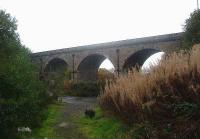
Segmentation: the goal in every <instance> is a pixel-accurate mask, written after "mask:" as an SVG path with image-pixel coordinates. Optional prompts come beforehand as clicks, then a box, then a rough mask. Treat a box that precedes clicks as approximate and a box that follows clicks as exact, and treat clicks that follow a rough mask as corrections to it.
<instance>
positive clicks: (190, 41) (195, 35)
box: [183, 10, 200, 48]
mask: <svg viewBox="0 0 200 139" xmlns="http://www.w3.org/2000/svg"><path fill="white" fill-rule="evenodd" d="M198 43H200V10H195V11H194V12H193V13H191V14H190V17H189V18H188V19H187V20H186V22H185V26H184V45H183V46H184V48H191V47H192V46H193V45H194V44H198Z"/></svg>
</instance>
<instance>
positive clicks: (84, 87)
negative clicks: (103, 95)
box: [65, 82, 100, 97]
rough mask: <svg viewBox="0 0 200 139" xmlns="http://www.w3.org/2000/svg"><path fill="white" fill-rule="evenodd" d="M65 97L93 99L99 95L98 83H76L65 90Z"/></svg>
mask: <svg viewBox="0 0 200 139" xmlns="http://www.w3.org/2000/svg"><path fill="white" fill-rule="evenodd" d="M65 94H66V95H71V96H79V97H93V96H98V95H99V94H100V83H98V82H77V83H72V85H71V87H70V88H68V89H66V90H65Z"/></svg>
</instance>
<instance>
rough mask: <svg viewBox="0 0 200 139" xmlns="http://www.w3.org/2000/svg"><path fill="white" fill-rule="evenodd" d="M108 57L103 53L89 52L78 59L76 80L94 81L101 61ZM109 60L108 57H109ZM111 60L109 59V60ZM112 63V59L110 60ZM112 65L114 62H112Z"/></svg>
mask: <svg viewBox="0 0 200 139" xmlns="http://www.w3.org/2000/svg"><path fill="white" fill-rule="evenodd" d="M106 58H108V59H109V57H107V56H105V55H103V54H98V53H96V54H90V55H87V56H86V57H84V58H83V59H82V61H80V63H79V64H78V67H77V73H78V74H77V75H78V77H77V78H78V80H84V81H95V80H97V73H98V69H99V67H100V65H101V63H102V62H103V61H104V60H105V59H106ZM109 60H110V59H109ZM110 61H111V60H110ZM111 63H112V61H111ZM113 65H114V64H113Z"/></svg>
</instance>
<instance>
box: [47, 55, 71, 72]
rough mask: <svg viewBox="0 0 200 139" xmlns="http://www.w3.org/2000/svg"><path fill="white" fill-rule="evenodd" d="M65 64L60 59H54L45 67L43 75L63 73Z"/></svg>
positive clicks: (65, 67) (65, 68)
mask: <svg viewBox="0 0 200 139" xmlns="http://www.w3.org/2000/svg"><path fill="white" fill-rule="evenodd" d="M67 67H68V65H67V63H66V62H65V61H64V60H62V59H60V58H54V59H52V60H51V61H49V63H48V64H47V65H46V67H45V69H44V72H45V73H63V72H65V70H67Z"/></svg>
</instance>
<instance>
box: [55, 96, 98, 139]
mask: <svg viewBox="0 0 200 139" xmlns="http://www.w3.org/2000/svg"><path fill="white" fill-rule="evenodd" d="M59 101H61V102H62V103H64V105H63V107H62V109H61V113H62V116H61V119H60V120H59V121H58V123H57V125H56V129H55V130H56V132H57V135H58V136H57V138H58V139H85V137H84V136H83V134H82V133H80V132H79V131H78V129H77V127H76V125H75V124H74V123H73V122H72V120H71V119H72V118H73V117H74V116H79V115H83V114H84V112H85V109H86V108H93V107H95V105H96V102H97V98H88V97H84V98H81V97H61V98H59Z"/></svg>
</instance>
